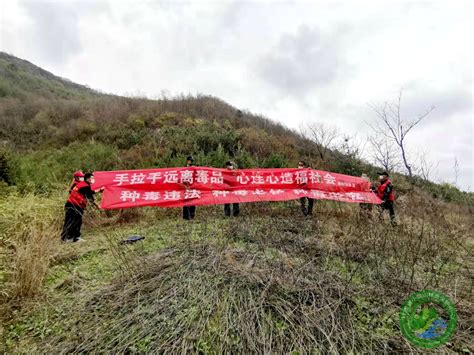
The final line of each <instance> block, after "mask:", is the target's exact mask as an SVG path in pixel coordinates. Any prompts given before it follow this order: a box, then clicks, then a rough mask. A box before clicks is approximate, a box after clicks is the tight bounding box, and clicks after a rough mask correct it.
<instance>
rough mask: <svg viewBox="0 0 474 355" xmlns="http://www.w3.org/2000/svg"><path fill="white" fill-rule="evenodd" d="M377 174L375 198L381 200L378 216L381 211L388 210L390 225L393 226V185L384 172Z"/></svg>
mask: <svg viewBox="0 0 474 355" xmlns="http://www.w3.org/2000/svg"><path fill="white" fill-rule="evenodd" d="M377 174H379V175H380V176H379V182H380V185H379V186H378V188H377V196H378V197H379V198H380V199H381V200H382V203H381V204H380V215H381V216H382V213H383V211H385V210H388V213H389V214H390V220H391V222H392V224H395V210H394V209H393V201H395V194H394V192H393V185H392V182H391V181H390V179H389V175H388V173H387V172H386V171H384V172H381V173H377Z"/></svg>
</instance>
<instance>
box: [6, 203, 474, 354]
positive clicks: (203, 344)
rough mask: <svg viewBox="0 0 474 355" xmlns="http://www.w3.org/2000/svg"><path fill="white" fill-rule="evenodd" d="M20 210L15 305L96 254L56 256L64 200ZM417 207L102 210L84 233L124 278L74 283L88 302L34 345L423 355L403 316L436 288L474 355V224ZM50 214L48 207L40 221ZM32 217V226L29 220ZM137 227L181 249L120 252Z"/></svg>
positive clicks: (462, 345)
mask: <svg viewBox="0 0 474 355" xmlns="http://www.w3.org/2000/svg"><path fill="white" fill-rule="evenodd" d="M31 198H32V197H31ZM35 201H36V202H37V203H39V201H40V200H35ZM13 202H14V203H15V204H16V205H10V206H9V207H8V208H6V207H5V206H2V215H1V216H2V218H3V217H5V216H8V215H9V213H17V214H15V215H14V218H13V219H11V221H9V222H8V223H6V224H4V225H5V226H7V227H8V228H6V230H5V231H6V233H5V234H4V236H6V235H10V236H11V235H13V236H14V237H15V240H14V241H12V240H10V241H9V243H10V244H9V245H11V248H10V249H9V250H10V251H11V252H10V253H9V255H10V259H9V260H10V261H11V262H12V263H11V264H10V265H15V268H16V267H18V270H22V271H21V272H16V271H15V272H12V273H9V274H8V276H9V277H8V281H9V282H8V286H9V287H8V290H9V291H8V296H9V297H10V298H11V299H12V298H15V297H16V298H17V299H19V298H20V297H23V299H25V298H29V297H32V296H34V295H37V294H38V292H41V290H42V289H43V288H42V283H43V280H44V277H45V275H46V273H47V272H48V265H51V264H54V265H58V264H61V265H62V264H66V265H67V264H68V263H69V262H71V263H73V262H75V261H76V260H78V259H81V258H87V256H88V255H91V253H92V251H87V252H86V251H85V250H82V251H81V252H79V251H75V252H74V251H67V252H66V251H63V252H61V253H58V252H57V251H56V250H55V248H56V244H55V243H57V242H56V240H58V239H59V236H58V233H59V225H58V223H60V221H61V219H62V209H59V208H58V207H57V206H56V207H54V204H53V202H49V203H50V204H51V205H50V206H49V208H45V209H42V208H40V209H39V210H38V209H35V208H32V209H30V210H29V209H28V207H27V205H28V202H30V203H31V202H33V200H26V201H25V205H20V202H19V201H13ZM409 202H410V203H411V208H410V209H408V208H407V209H406V210H403V209H401V211H399V212H400V214H401V218H400V220H399V224H398V226H396V227H391V226H390V224H389V223H388V221H385V223H381V222H380V221H379V219H378V216H377V214H376V213H375V214H374V216H372V218H366V217H363V216H360V215H359V213H358V212H359V211H358V206H357V205H348V204H337V203H328V202H318V203H317V204H316V210H315V214H316V215H315V217H314V218H312V219H307V218H302V217H301V216H300V214H299V213H298V212H299V211H298V209H297V202H295V203H294V204H293V205H292V204H291V203H287V204H268V203H260V204H247V205H245V208H244V209H243V211H242V216H241V218H238V219H223V218H222V209H221V208H220V207H219V208H218V207H215V208H214V207H212V208H207V209H206V208H200V209H199V210H198V219H197V220H196V221H194V222H192V223H182V224H173V223H175V222H174V221H175V220H176V219H177V218H179V211H177V210H165V211H163V210H157V209H142V210H133V211H130V212H126V213H124V214H121V215H120V214H117V213H113V214H110V215H105V214H103V215H101V216H100V217H99V215H94V214H91V216H90V218H89V217H88V218H87V219H86V222H87V223H86V230H88V229H89V230H90V227H91V225H93V226H94V228H95V230H97V231H102V230H104V232H103V233H104V235H103V239H102V242H101V243H102V244H101V248H103V249H101V250H102V252H101V253H103V257H104V263H112V264H114V265H116V270H117V271H118V272H117V273H116V274H115V275H116V278H115V280H113V281H112V282H111V283H110V285H108V286H107V287H102V286H101V288H100V289H98V291H94V292H90V291H89V290H88V288H87V287H88V280H87V279H88V275H87V274H84V273H83V272H82V273H71V274H68V275H67V276H66V277H65V278H64V279H63V280H61V282H59V283H58V284H57V285H56V286H55V288H54V291H55V292H56V293H58V292H59V293H61V294H62V293H64V294H65V295H70V294H73V295H74V299H76V300H77V302H75V304H74V305H73V306H72V307H71V305H70V304H68V305H67V308H61V307H66V306H65V305H62V304H58V305H57V306H59V307H60V310H59V311H58V314H57V315H48V322H51V324H54V327H53V328H54V329H55V330H54V332H52V333H48V334H47V335H41V337H38V335H37V334H38V332H37V331H35V332H32V333H31V334H30V336H31V338H30V339H31V341H32V342H33V343H34V344H35V345H31V344H30V345H28V346H26V347H25V348H24V349H27V350H28V351H35V352H40V353H57V352H60V353H62V352H72V353H79V352H98V353H102V352H107V353H136V352H138V353H147V352H153V353H157V352H160V353H161V352H169V353H177V352H181V353H184V352H186V353H188V352H191V353H222V352H233V353H250V352H252V353H254V352H257V353H289V352H293V351H296V352H300V353H351V352H352V353H391V352H417V351H418V350H417V349H415V348H412V347H411V346H410V345H409V344H408V343H407V342H406V341H405V340H404V339H403V338H402V337H401V335H400V332H399V329H398V311H399V308H400V305H401V303H402V302H403V300H404V299H405V298H406V297H407V296H408V295H409V294H410V293H411V292H414V291H416V290H420V289H425V288H431V289H436V290H439V291H442V292H443V293H445V294H447V295H448V296H449V297H451V298H452V299H453V300H454V302H455V303H456V307H457V309H458V314H459V324H458V329H457V332H456V334H455V336H454V337H453V339H452V340H451V342H450V343H449V344H448V345H447V346H444V347H443V348H442V349H441V350H440V351H443V352H456V351H462V350H463V349H472V347H473V344H472V332H473V328H472V324H473V323H472V320H473V319H472V314H474V308H473V303H472V280H473V279H472V267H473V264H472V261H473V260H472V230H473V227H474V226H473V222H472V219H471V218H469V216H470V215H469V212H468V211H466V210H462V209H459V210H456V209H455V207H452V206H451V209H450V211H449V213H448V212H447V211H446V208H445V207H446V206H444V205H441V204H440V205H438V204H431V205H428V204H427V202H426V201H424V200H422V199H420V200H418V199H413V200H411V201H409ZM56 203H57V202H56ZM42 207H47V206H44V205H43V206H42ZM293 207H294V208H293ZM15 209H17V210H18V211H23V212H21V213H20V212H15V211H14V210H15ZM40 210H42V211H49V212H47V213H46V214H44V215H43V217H42V218H39V217H34V216H40V215H41V214H40ZM25 211H27V213H26V212H25ZM54 213H57V214H58V216H61V217H60V218H59V219H58V217H52V216H53V215H54ZM24 216H29V217H28V218H30V219H31V221H32V222H33V223H31V224H25V223H21V220H22V218H23V217H24ZM48 216H49V217H48ZM48 218H49V219H48ZM3 222H4V220H2V223H3ZM138 222H140V223H145V224H148V225H150V226H151V225H156V226H157V227H158V229H160V228H161V229H163V230H166V231H167V232H166V233H168V234H169V235H168V236H167V240H168V241H169V240H171V241H172V242H171V243H170V242H167V244H166V245H165V246H166V248H165V249H164V250H161V251H160V252H158V253H156V252H155V253H152V254H148V255H145V254H144V253H142V252H141V251H140V249H139V248H133V247H121V246H118V244H117V241H118V239H119V238H121V237H122V236H121V235H120V233H119V232H118V231H119V229H121V228H124V227H125V226H127V225H135V224H136V223H138ZM27 225H29V226H30V227H28V226H27ZM114 225H116V226H117V227H116V228H112V227H113V226H114ZM104 227H107V228H108V229H104ZM49 228H51V229H49ZM54 230H56V232H54ZM105 230H108V231H110V232H105ZM52 232H54V233H53V235H52V234H51V233H52ZM2 235H3V234H2ZM150 238H151V237H150ZM147 240H149V237H148V236H147ZM35 248H39V249H40V250H37V249H35ZM469 248H471V249H469ZM31 256H33V257H31ZM30 259H31V260H30ZM55 307H56V306H55ZM42 327H43V326H42ZM40 334H42V333H40Z"/></svg>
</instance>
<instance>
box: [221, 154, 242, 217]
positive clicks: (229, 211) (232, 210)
mask: <svg viewBox="0 0 474 355" xmlns="http://www.w3.org/2000/svg"><path fill="white" fill-rule="evenodd" d="M225 167H226V169H228V170H234V164H232V162H230V161H228V162H226V163H225ZM231 206H232V207H231ZM239 213H240V206H239V204H238V203H232V204H230V203H226V204H224V214H225V216H226V217H230V216H231V215H233V216H234V217H237V216H238V215H239Z"/></svg>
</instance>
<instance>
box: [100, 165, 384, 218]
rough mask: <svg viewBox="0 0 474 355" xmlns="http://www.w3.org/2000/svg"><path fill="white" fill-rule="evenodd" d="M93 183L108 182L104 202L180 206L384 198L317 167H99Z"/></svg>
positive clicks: (362, 184)
mask: <svg viewBox="0 0 474 355" xmlns="http://www.w3.org/2000/svg"><path fill="white" fill-rule="evenodd" d="M94 178H95V182H94V184H93V186H92V187H93V188H94V189H99V188H101V187H104V189H105V190H104V193H103V196H102V203H101V207H102V208H103V209H120V208H131V207H140V206H158V207H179V206H194V205H214V204H224V203H236V202H256V201H285V200H294V199H298V198H301V197H308V198H312V199H317V200H336V201H343V202H356V203H377V204H378V203H380V202H381V201H380V199H379V198H378V197H377V196H376V195H375V194H374V193H373V192H371V191H370V183H369V182H368V181H367V180H364V179H362V178H359V177H354V176H349V175H342V174H335V173H329V172H327V171H320V170H313V169H242V170H228V169H215V168H207V167H195V166H193V167H185V168H164V169H146V170H123V171H98V172H96V173H94Z"/></svg>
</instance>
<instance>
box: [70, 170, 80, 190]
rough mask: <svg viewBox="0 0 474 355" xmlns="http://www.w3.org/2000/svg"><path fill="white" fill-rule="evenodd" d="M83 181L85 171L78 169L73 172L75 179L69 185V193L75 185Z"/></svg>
mask: <svg viewBox="0 0 474 355" xmlns="http://www.w3.org/2000/svg"><path fill="white" fill-rule="evenodd" d="M81 181H84V173H83V172H82V170H78V171H76V172H75V173H74V174H73V179H72V181H71V184H70V185H69V190H68V191H69V193H71V191H72V189H73V188H74V186H76V185H77V184H79V183H80V182H81Z"/></svg>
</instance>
